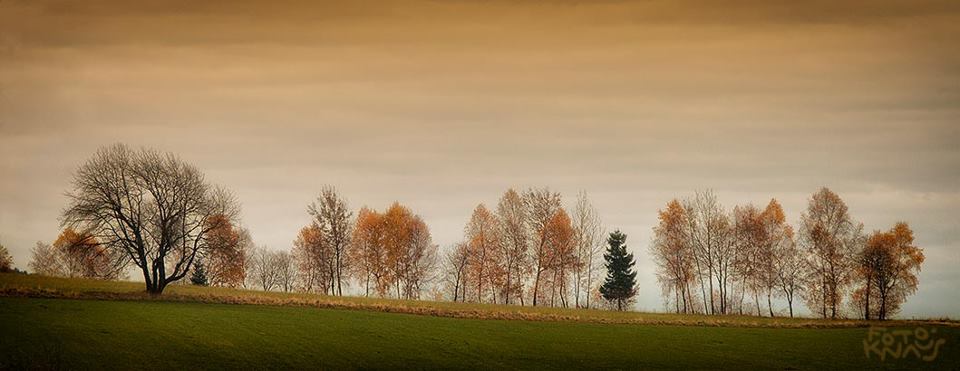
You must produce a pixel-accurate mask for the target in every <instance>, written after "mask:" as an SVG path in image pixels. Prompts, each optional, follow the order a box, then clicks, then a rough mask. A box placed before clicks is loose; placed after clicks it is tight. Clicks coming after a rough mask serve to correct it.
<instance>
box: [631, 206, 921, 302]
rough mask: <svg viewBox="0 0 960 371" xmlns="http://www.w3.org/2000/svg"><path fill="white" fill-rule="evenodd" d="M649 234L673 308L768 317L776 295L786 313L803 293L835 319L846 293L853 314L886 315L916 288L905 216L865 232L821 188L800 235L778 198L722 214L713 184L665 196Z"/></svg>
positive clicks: (914, 254) (916, 262)
mask: <svg viewBox="0 0 960 371" xmlns="http://www.w3.org/2000/svg"><path fill="white" fill-rule="evenodd" d="M653 232H654V238H653V242H652V244H651V248H650V252H651V255H652V257H653V259H654V261H655V263H656V265H657V280H658V282H659V284H660V286H661V288H662V293H663V297H664V299H665V300H666V302H667V305H671V306H672V307H673V308H674V310H675V311H677V312H678V313H706V314H728V313H741V314H742V313H745V312H753V313H755V314H757V315H762V314H763V313H764V312H766V313H768V314H769V315H770V316H774V315H775V311H774V309H773V300H772V298H774V297H779V298H782V299H784V300H785V301H786V302H787V306H788V311H789V315H790V316H791V317H792V316H793V315H794V302H795V299H797V298H798V297H799V298H802V299H804V300H805V302H806V304H807V307H808V308H809V309H810V311H811V312H812V313H814V314H816V315H818V316H821V317H823V318H838V317H841V316H843V315H844V313H843V312H844V307H843V306H842V304H843V298H844V297H847V296H848V297H850V301H849V306H850V307H851V308H854V310H855V311H856V312H857V315H858V316H859V317H861V318H865V319H871V318H877V319H886V318H887V317H888V316H889V315H891V314H893V313H896V312H897V311H898V310H899V308H900V306H901V304H902V303H903V302H904V301H905V300H906V297H907V296H909V295H910V294H912V293H913V292H915V291H916V289H917V284H918V281H917V277H916V274H917V273H918V272H919V270H920V265H921V264H922V262H923V259H924V257H923V252H922V249H920V248H918V247H916V246H914V245H913V232H912V231H911V230H910V227H909V226H908V225H907V224H906V223H897V224H896V225H895V226H894V227H893V228H892V229H891V230H890V231H886V232H883V231H875V232H873V234H872V235H871V236H869V237H867V236H865V235H864V233H863V224H862V223H858V222H854V220H853V219H852V218H851V216H850V214H849V212H848V209H847V206H846V204H845V203H844V202H843V200H841V199H840V197H839V196H837V195H836V194H835V193H833V192H832V191H830V190H829V189H827V188H822V189H820V190H819V191H818V192H817V193H815V194H814V195H813V196H812V197H811V199H810V200H809V204H808V206H807V210H806V211H805V212H804V213H803V214H802V215H801V217H800V224H799V230H798V233H795V232H794V229H793V228H792V227H791V226H790V225H788V224H787V222H786V217H785V215H784V212H783V209H782V207H781V206H780V204H779V203H778V202H777V200H776V199H773V200H771V201H770V202H769V203H768V204H767V206H766V207H765V208H764V209H762V210H761V209H760V208H758V207H756V206H755V205H752V204H748V205H742V206H737V207H735V208H734V209H733V211H732V212H730V213H728V212H726V211H725V210H724V209H723V208H722V206H721V205H720V203H719V202H718V201H717V198H716V195H715V194H714V193H713V192H710V191H706V192H697V193H696V194H695V195H694V196H693V197H691V198H687V199H684V200H683V201H679V200H676V199H674V200H671V201H670V202H668V203H667V205H666V208H665V209H663V210H660V212H659V224H658V225H657V226H656V227H654V229H653ZM751 302H752V303H751ZM751 304H752V305H751ZM764 305H765V306H766V310H764V309H762V306H764ZM751 308H755V311H754V310H752V309H751Z"/></svg>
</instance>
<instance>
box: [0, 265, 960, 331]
mask: <svg viewBox="0 0 960 371" xmlns="http://www.w3.org/2000/svg"><path fill="white" fill-rule="evenodd" d="M0 296H19V297H48V298H63V297H65V298H74V299H101V300H104V299H105V300H137V301H142V300H159V301H178V302H183V301H187V302H204V303H226V304H259V305H287V306H291V305H292V306H310V307H320V308H336V309H360V310H374V311H381V312H391V313H407V314H424V315H432V316H440V317H454V318H479V319H510V320H514V319H515V320H563V321H582V322H598V323H635V324H658V325H696V326H739V327H797V328H806V327H865V326H869V325H870V323H867V322H864V321H854V320H821V319H810V318H783V317H777V318H768V317H756V316H735V315H729V316H701V315H676V314H669V313H638V312H612V311H604V310H583V309H564V308H546V307H536V308H534V307H529V306H527V307H520V306H516V305H495V304H472V303H451V302H437V301H428V300H395V299H377V298H363V297H333V296H325V295H317V294H302V293H280V292H263V291H256V290H236V289H227V288H216V287H198V286H190V285H171V286H169V287H168V288H167V289H166V291H164V293H163V294H162V295H160V296H152V295H149V294H146V293H144V287H143V284H142V283H137V282H117V281H100V280H86V279H67V278H54V277H44V276H36V275H20V274H0ZM877 324H880V323H877ZM918 324H944V325H951V326H957V325H958V323H957V322H944V321H888V322H884V323H882V325H884V326H892V325H899V326H913V325H918Z"/></svg>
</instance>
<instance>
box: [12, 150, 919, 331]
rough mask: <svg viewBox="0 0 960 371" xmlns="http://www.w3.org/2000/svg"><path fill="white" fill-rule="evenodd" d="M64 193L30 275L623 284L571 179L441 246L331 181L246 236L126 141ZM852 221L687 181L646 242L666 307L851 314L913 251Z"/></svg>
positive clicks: (624, 289) (890, 303)
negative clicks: (293, 223) (728, 205)
mask: <svg viewBox="0 0 960 371" xmlns="http://www.w3.org/2000/svg"><path fill="white" fill-rule="evenodd" d="M68 195H69V197H70V199H71V203H70V205H69V206H68V208H67V209H66V210H65V211H64V214H63V218H62V220H63V226H64V230H63V232H62V233H61V235H60V236H59V237H58V238H57V240H56V241H55V242H54V243H53V244H46V243H43V242H38V243H37V246H36V247H35V248H34V250H33V259H32V261H31V262H30V269H31V270H32V271H34V272H36V273H41V274H47V275H58V276H79V277H92V278H101V279H116V278H120V277H122V276H123V275H124V274H125V273H126V272H127V271H128V269H129V268H130V267H134V266H135V267H137V268H139V270H140V271H141V273H142V274H143V278H144V281H145V282H146V288H147V291H149V292H153V293H157V294H159V293H161V292H162V291H163V288H164V287H165V286H166V285H168V284H170V283H174V282H186V281H187V280H182V279H183V278H184V277H186V276H187V275H188V274H189V275H190V280H189V281H190V282H193V283H194V284H201V285H207V284H209V285H214V286H225V287H248V288H250V287H256V288H260V289H263V290H280V291H285V292H289V291H301V292H315V293H323V294H328V295H344V291H345V287H346V288H349V287H350V285H356V286H354V287H355V290H357V291H355V292H359V293H361V294H362V295H366V296H378V297H394V298H402V299H421V298H429V299H432V300H452V301H462V302H478V303H502V304H515V305H534V306H543V305H546V306H558V307H576V308H593V307H604V308H620V309H622V308H624V307H625V305H626V304H628V303H629V302H630V301H631V300H632V298H633V297H634V294H635V292H636V290H635V281H634V275H635V273H633V272H632V265H633V257H632V255H630V254H629V253H628V252H627V249H626V245H625V244H624V241H625V239H626V236H625V235H623V234H620V233H619V232H617V233H611V234H610V236H609V238H606V239H605V237H606V235H607V234H606V232H605V231H604V228H603V226H602V223H601V221H600V217H599V214H598V212H597V210H596V209H595V208H594V207H593V205H592V204H591V203H590V201H589V199H588V197H587V194H586V193H585V192H581V193H580V194H578V195H577V199H576V202H575V204H574V206H573V207H572V208H571V209H570V210H569V211H568V210H567V209H565V208H564V207H563V204H562V199H561V195H560V194H559V193H556V192H552V191H550V190H549V189H548V188H532V189H528V190H525V191H522V192H518V191H517V190H514V189H508V190H506V191H505V192H504V193H503V195H502V196H501V197H500V199H499V201H498V203H497V205H496V207H495V208H493V209H491V208H488V207H487V206H486V205H483V204H479V205H478V206H477V207H476V208H475V209H474V210H473V213H472V214H471V216H470V218H469V220H468V221H467V222H466V225H465V227H464V236H463V240H462V242H459V243H456V244H454V245H452V246H449V247H448V248H446V249H444V251H443V252H441V251H439V247H438V246H437V245H436V244H434V243H433V241H432V238H431V234H430V230H429V228H428V226H427V224H426V223H425V222H424V220H423V218H421V217H420V216H419V215H417V214H416V213H415V212H414V211H413V210H411V209H410V208H409V207H407V206H404V205H402V204H400V203H398V202H396V203H393V204H392V205H390V206H389V207H388V208H386V209H385V210H383V211H378V210H376V209H372V208H368V207H363V208H360V209H359V210H358V211H357V212H356V213H354V211H353V210H352V209H350V207H349V206H348V204H347V201H346V200H345V199H344V198H343V197H342V196H341V195H340V194H339V192H338V191H337V190H336V189H335V188H333V187H330V186H327V187H324V188H323V189H322V190H321V191H320V194H319V197H318V198H317V199H316V200H315V201H314V202H312V203H310V204H309V205H307V213H308V214H309V216H310V220H311V222H310V223H309V224H308V225H306V226H303V227H302V228H301V230H300V232H299V234H298V235H297V236H296V237H295V239H294V240H293V243H292V248H291V249H289V250H286V249H282V250H274V249H269V248H267V247H265V246H260V247H257V246H256V245H255V244H254V242H253V239H252V238H251V234H250V232H249V231H248V230H247V229H246V228H243V227H242V226H241V223H240V222H239V220H238V217H237V216H238V215H239V204H238V203H237V202H236V200H235V198H234V197H233V196H232V194H231V193H229V192H227V191H226V190H224V189H222V188H219V187H215V186H212V185H209V184H207V183H206V182H205V181H204V179H203V176H202V174H201V173H200V172H199V170H197V169H196V168H195V167H193V166H192V165H189V164H186V163H184V162H183V161H181V160H180V159H179V158H178V157H176V156H175V155H173V154H169V153H160V152H157V151H154V150H150V149H139V150H134V149H131V148H129V147H126V146H124V145H114V146H111V147H106V148H103V149H101V150H100V151H98V152H97V154H96V155H95V156H94V157H93V158H91V159H90V160H88V161H87V162H86V163H85V164H83V165H82V166H81V167H80V168H79V169H78V171H77V172H76V174H75V176H74V183H73V189H72V190H71V191H70V192H69V193H68ZM862 229H863V227H862V225H860V224H856V223H854V222H853V221H852V220H851V219H850V217H849V215H848V214H847V209H846V206H845V205H844V204H843V202H842V201H841V200H840V198H839V197H837V196H836V195H835V194H833V193H832V192H830V191H829V190H827V189H825V188H824V189H822V190H821V191H820V192H818V193H817V194H815V195H814V197H813V198H812V199H811V201H810V206H809V208H808V211H807V212H806V213H804V214H803V216H802V218H801V225H800V228H799V233H798V234H797V235H795V233H794V231H793V229H792V228H791V227H790V226H789V225H787V224H786V222H785V217H784V215H783V210H782V209H781V208H780V205H779V204H778V203H777V202H776V200H772V201H771V202H770V204H769V205H768V206H767V207H766V209H764V210H759V209H758V208H757V207H755V206H752V205H747V206H738V207H736V208H735V209H734V211H733V212H732V213H726V212H725V211H724V210H723V209H722V208H721V207H720V205H719V203H718V202H717V200H716V197H715V195H714V194H713V193H712V192H698V193H697V194H696V195H695V196H694V197H693V198H690V199H686V200H683V201H682V202H681V201H677V200H673V201H671V202H669V203H668V204H667V208H666V209H665V210H661V211H660V224H659V225H658V226H656V227H655V228H654V234H655V238H654V240H653V242H652V244H651V252H652V256H653V257H654V259H655V261H656V263H657V267H658V270H657V279H658V281H659V283H660V285H661V287H662V288H663V294H664V298H665V299H666V301H667V303H668V304H669V305H670V306H671V307H672V308H674V309H675V310H676V311H677V312H681V313H709V314H727V313H755V314H758V315H759V314H762V313H763V312H767V313H769V315H771V316H772V315H774V314H775V313H774V310H773V304H772V297H783V298H785V299H786V301H787V302H788V306H789V311H790V315H793V304H794V299H795V298H797V297H802V298H804V299H805V300H806V302H807V303H808V306H809V308H810V309H811V311H813V312H814V313H816V314H818V315H821V316H823V317H837V316H840V315H841V314H842V309H843V308H841V304H842V298H843V297H844V296H845V295H847V294H849V295H850V296H851V303H854V305H853V307H854V308H857V309H859V310H860V312H859V314H860V315H861V316H862V317H867V318H880V319H883V318H886V317H887V316H889V315H891V314H893V313H895V312H896V311H897V309H898V308H899V306H900V304H901V303H902V302H903V301H904V300H905V298H906V296H908V295H909V294H910V293H912V292H913V291H915V290H916V286H917V279H916V276H915V272H916V271H918V270H919V267H920V264H921V263H922V261H923V254H922V252H921V250H920V249H919V248H917V247H915V246H913V245H912V243H913V236H912V232H911V231H910V229H909V227H908V226H907V225H906V224H905V223H900V224H897V225H896V226H895V227H894V228H893V229H892V230H891V231H889V232H875V233H874V234H873V235H871V236H869V237H867V236H864V235H863V233H862ZM605 242H606V243H605ZM605 246H607V254H603V252H604V247H605ZM604 260H606V264H604ZM604 268H613V270H610V269H604ZM604 278H605V282H601V281H604ZM601 286H604V288H603V289H601ZM347 292H349V290H347ZM763 301H765V302H766V310H762V309H761V305H762V302H763ZM748 303H750V304H752V305H748ZM751 308H755V311H754V310H752V309H751Z"/></svg>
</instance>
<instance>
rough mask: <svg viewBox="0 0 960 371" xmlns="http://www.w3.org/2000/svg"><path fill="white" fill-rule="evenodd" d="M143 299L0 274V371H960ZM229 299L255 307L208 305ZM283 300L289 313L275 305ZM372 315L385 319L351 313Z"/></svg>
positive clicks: (84, 284)
mask: <svg viewBox="0 0 960 371" xmlns="http://www.w3.org/2000/svg"><path fill="white" fill-rule="evenodd" d="M140 290H142V289H140V288H138V287H137V285H135V284H130V283H116V282H99V281H85V280H66V279H50V278H42V277H29V276H11V275H2V276H0V294H2V295H0V296H3V297H0V333H2V334H4V336H0V369H4V368H22V367H24V366H33V367H38V368H79V369H90V368H107V369H118V368H119V369H157V368H164V369H179V368H318V367H319V368H526V369H529V368H553V369H556V368H601V367H602V368H674V369H690V368H695V369H696V368H699V369H702V368H726V369H917V368H929V369H960V328H957V327H955V326H943V325H933V324H924V327H925V328H928V329H936V331H937V332H936V333H935V336H936V337H938V338H944V339H945V340H946V343H945V344H944V345H943V346H942V347H941V348H940V352H939V356H938V357H937V359H936V360H934V361H933V362H922V361H917V360H914V359H909V360H887V361H885V362H880V361H879V360H877V359H876V358H875V357H874V358H873V359H867V358H866V357H865V355H864V349H863V340H864V339H865V338H866V337H867V334H868V329H867V328H864V327H851V326H848V325H844V327H839V328H824V327H823V326H821V325H819V324H818V325H817V327H816V328H789V327H791V326H793V325H794V324H799V323H803V322H799V321H811V320H795V321H798V322H796V323H793V322H792V321H785V320H777V321H778V322H775V323H774V322H769V323H763V325H762V326H761V327H751V326H752V325H753V324H756V323H762V322H752V321H756V320H748V319H747V318H740V317H730V318H726V317H724V321H728V324H729V323H732V324H736V325H735V326H728V325H725V326H691V325H689V324H693V323H696V322H697V321H700V320H699V319H688V318H686V317H684V316H675V315H674V316H671V315H651V314H640V313H627V314H623V313H620V314H616V313H608V312H599V311H597V312H593V311H591V312H587V313H586V314H578V315H579V316H580V317H578V318H579V319H580V320H573V321H569V320H549V321H541V320H538V321H531V320H526V321H520V320H501V319H473V318H452V317H453V315H451V316H445V315H441V316H437V315H411V314H403V313H385V312H384V311H401V310H398V309H395V308H421V309H422V310H423V312H422V314H428V313H429V312H430V311H434V312H438V313H445V314H449V313H460V312H457V311H462V312H463V313H471V314H473V315H475V316H478V317H480V316H481V314H484V313H487V312H497V311H503V312H504V313H525V314H524V315H529V316H537V315H540V314H539V313H543V314H544V315H547V316H553V317H549V318H551V319H560V318H566V316H572V314H571V312H574V311H570V310H566V311H565V310H547V309H540V308H538V309H530V308H526V309H518V308H512V307H510V308H509V309H508V308H506V307H500V306H481V305H460V304H452V303H431V302H425V303H412V302H403V301H389V300H366V299H343V300H344V303H348V304H349V305H347V304H343V306H342V307H335V306H333V307H334V308H331V306H330V305H326V304H324V305H320V306H324V307H326V308H316V307H315V306H309V305H308V304H309V303H311V301H313V303H314V304H316V303H330V302H333V301H334V300H340V299H334V298H325V297H318V296H309V295H281V294H264V293H257V292H245V291H238V290H220V289H205V288H196V287H174V288H172V290H171V291H170V293H169V294H170V295H169V296H168V295H166V294H165V295H164V296H163V297H162V298H163V299H156V298H151V297H149V296H141V294H139V293H138V292H139V291H140ZM28 294H29V295H28ZM40 296H48V297H50V298H45V297H40ZM57 296H64V297H69V298H72V299H62V298H53V297H57ZM86 297H96V298H99V299H105V298H109V297H112V298H117V299H121V300H90V299H85V298H86ZM138 298H140V299H145V300H136V299H138ZM230 300H235V301H239V302H252V303H254V302H255V303H260V304H262V305H231V304H220V303H216V302H229V301H230ZM283 303H292V304H295V305H278V304H283ZM378 306H379V307H378ZM347 308H349V309H347ZM371 308H381V309H384V310H356V309H371ZM389 308H394V309H389ZM421 309H417V310H421ZM511 309H512V310H514V311H519V312H511V311H510V310H511ZM402 310H406V309H402ZM530 313H534V314H530ZM488 316H493V317H496V316H497V315H488ZM543 318H547V317H543ZM528 319H529V318H528ZM534 319H541V317H535V318H534ZM601 319H612V320H616V321H621V320H629V321H634V320H638V321H640V323H616V324H614V323H599V320H601ZM651 321H663V322H669V321H682V323H683V324H685V325H683V326H677V325H666V324H662V323H661V324H658V325H652V324H651V323H649V322H651ZM811 323H818V321H812V322H811ZM713 324H717V323H713ZM773 324H778V325H786V326H787V327H786V328H778V327H775V326H772V325H773ZM828 324H829V325H832V324H833V323H828ZM744 325H746V326H744ZM768 325H771V326H768ZM899 325H910V327H906V328H913V326H916V325H917V324H906V323H899Z"/></svg>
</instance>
